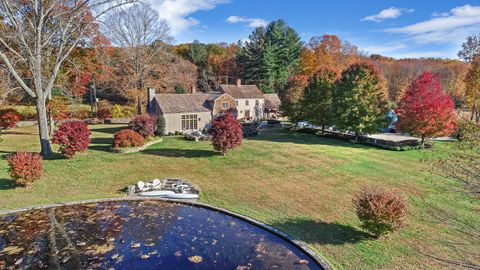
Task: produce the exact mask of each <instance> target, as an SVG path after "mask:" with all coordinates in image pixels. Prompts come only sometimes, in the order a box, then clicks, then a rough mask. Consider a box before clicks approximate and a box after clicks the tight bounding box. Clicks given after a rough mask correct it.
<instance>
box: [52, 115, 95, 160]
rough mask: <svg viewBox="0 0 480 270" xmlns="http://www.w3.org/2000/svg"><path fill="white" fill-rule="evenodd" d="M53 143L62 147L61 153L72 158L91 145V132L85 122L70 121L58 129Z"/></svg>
mask: <svg viewBox="0 0 480 270" xmlns="http://www.w3.org/2000/svg"><path fill="white" fill-rule="evenodd" d="M52 141H53V143H55V144H59V145H60V153H62V154H63V155H64V156H66V157H67V158H72V157H73V156H74V155H75V153H76V152H83V151H85V150H86V149H87V147H88V145H89V144H90V130H89V129H88V126H87V124H86V123H85V122H84V121H81V120H70V121H67V122H64V123H63V124H61V125H60V126H59V127H58V129H57V130H56V131H55V134H53V139H52Z"/></svg>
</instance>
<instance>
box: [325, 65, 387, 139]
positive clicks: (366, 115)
mask: <svg viewBox="0 0 480 270" xmlns="http://www.w3.org/2000/svg"><path fill="white" fill-rule="evenodd" d="M385 96H386V95H385V89H384V84H383V80H382V77H381V75H380V74H379V72H378V70H377V69H376V68H375V67H374V66H373V65H372V64H367V63H360V64H353V65H351V66H350V67H349V68H348V69H346V70H345V71H343V72H342V77H341V78H340V80H339V81H337V83H336V85H335V88H334V91H333V108H334V117H335V126H336V127H337V128H338V129H339V130H342V131H345V132H353V133H355V135H356V137H357V139H358V136H359V135H360V134H365V133H371V132H377V131H379V130H380V129H381V128H384V127H385V126H386V124H387V120H386V113H387V103H386V100H385Z"/></svg>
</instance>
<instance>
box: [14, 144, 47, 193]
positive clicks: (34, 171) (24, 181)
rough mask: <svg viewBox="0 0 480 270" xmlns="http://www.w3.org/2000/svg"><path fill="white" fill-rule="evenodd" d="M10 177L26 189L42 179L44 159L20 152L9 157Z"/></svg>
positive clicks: (33, 154) (37, 155)
mask: <svg viewBox="0 0 480 270" xmlns="http://www.w3.org/2000/svg"><path fill="white" fill-rule="evenodd" d="M8 165H9V166H10V169H9V172H10V176H11V177H12V178H14V179H15V181H16V183H17V185H19V186H23V187H26V186H28V185H29V184H31V183H33V182H34V181H36V180H38V179H40V177H41V176H42V172H43V161H42V157H41V156H40V155H39V154H36V153H28V152H18V153H15V154H12V155H10V156H9V157H8Z"/></svg>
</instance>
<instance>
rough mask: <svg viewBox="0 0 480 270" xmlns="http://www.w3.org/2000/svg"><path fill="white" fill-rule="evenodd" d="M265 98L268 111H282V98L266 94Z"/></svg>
mask: <svg viewBox="0 0 480 270" xmlns="http://www.w3.org/2000/svg"><path fill="white" fill-rule="evenodd" d="M264 97H265V105H264V107H265V109H268V110H278V109H280V104H282V102H281V101H280V98H279V97H278V95H277V94H264Z"/></svg>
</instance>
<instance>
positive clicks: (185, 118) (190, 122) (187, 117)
mask: <svg viewBox="0 0 480 270" xmlns="http://www.w3.org/2000/svg"><path fill="white" fill-rule="evenodd" d="M196 129H198V119H197V115H196V114H183V115H182V130H196Z"/></svg>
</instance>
